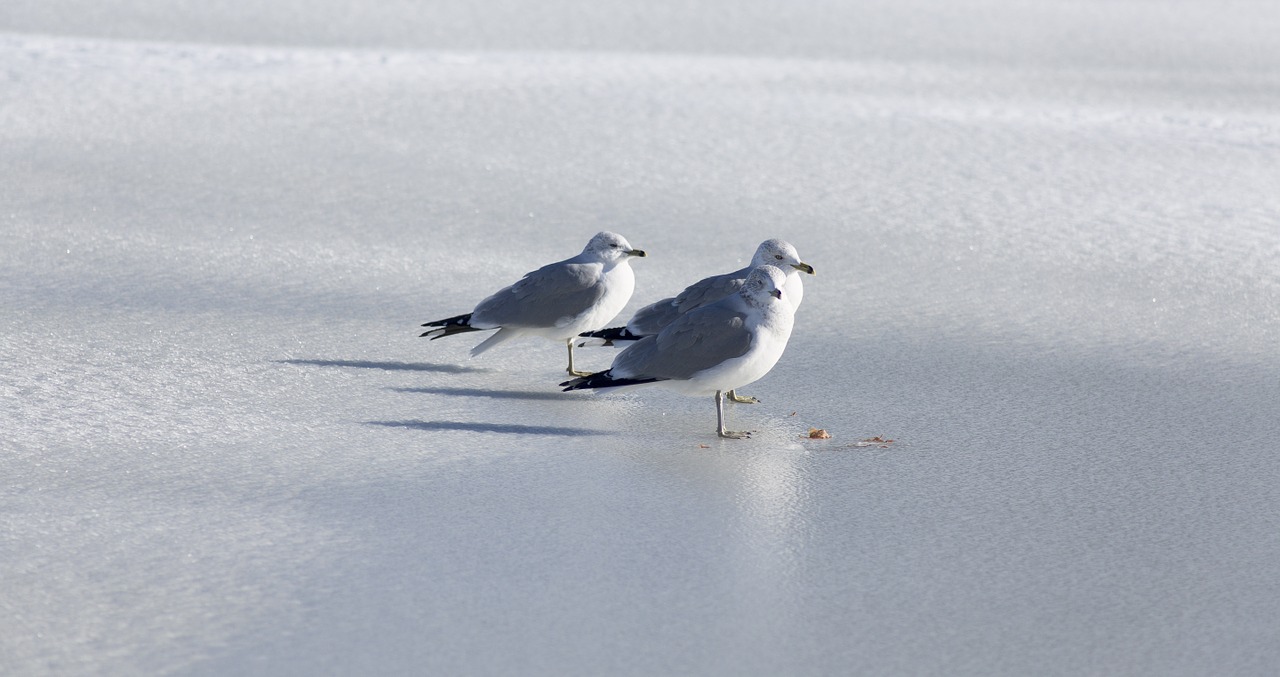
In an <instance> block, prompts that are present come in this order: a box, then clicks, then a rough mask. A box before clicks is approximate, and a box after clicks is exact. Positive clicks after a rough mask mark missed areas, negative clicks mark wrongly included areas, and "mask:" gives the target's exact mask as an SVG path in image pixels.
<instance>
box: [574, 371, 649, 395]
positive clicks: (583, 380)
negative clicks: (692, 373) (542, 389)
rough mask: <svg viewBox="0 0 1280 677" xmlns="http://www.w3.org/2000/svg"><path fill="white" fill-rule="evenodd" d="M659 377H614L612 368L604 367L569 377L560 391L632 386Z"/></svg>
mask: <svg viewBox="0 0 1280 677" xmlns="http://www.w3.org/2000/svg"><path fill="white" fill-rule="evenodd" d="M661 380H662V379H660V378H614V377H613V370H612V369H606V370H604V371H598V372H596V373H594V374H588V375H586V376H579V377H578V378H571V379H569V380H568V381H565V382H564V383H561V384H560V386H561V387H562V388H564V390H562V391H561V392H569V391H570V390H588V389H592V388H618V387H621V386H634V385H640V384H642V383H653V382H655V381H661Z"/></svg>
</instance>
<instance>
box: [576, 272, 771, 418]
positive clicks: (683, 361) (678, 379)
mask: <svg viewBox="0 0 1280 677" xmlns="http://www.w3.org/2000/svg"><path fill="white" fill-rule="evenodd" d="M786 282H787V276H786V275H785V274H784V273H783V272H782V270H780V269H778V268H776V267H774V266H760V267H758V268H756V269H754V270H752V271H751V273H750V274H749V275H747V279H746V281H745V282H744V283H743V285H742V288H741V289H739V290H738V293H736V294H731V295H729V296H726V297H724V298H722V299H720V300H719V301H716V302H714V303H711V304H709V305H706V306H703V307H701V308H698V309H696V310H693V311H690V312H688V313H684V314H683V315H680V316H679V317H677V318H676V319H675V320H674V321H673V322H671V323H670V324H668V325H667V326H666V327H665V328H664V329H663V330H662V331H660V332H658V333H657V334H653V335H650V336H646V337H644V338H642V339H640V340H639V341H636V342H635V343H633V344H631V345H630V346H628V347H627V348H626V349H625V350H623V351H622V352H621V353H618V356H617V357H616V358H614V360H613V366H611V367H610V368H609V369H607V370H605V371H602V372H598V373H595V374H590V375H588V376H582V377H579V378H576V379H572V380H569V381H565V382H564V383H561V384H560V385H561V386H564V389H565V390H566V391H567V390H580V389H584V388H614V387H621V386H634V385H644V384H650V383H652V384H657V385H663V386H667V387H668V388H671V389H673V390H675V391H677V392H681V393H684V394H686V395H694V396H703V395H715V400H716V434H717V435H719V436H720V437H726V438H730V439H741V438H744V437H749V436H750V435H751V433H750V432H734V431H731V430H726V429H725V426H724V401H723V398H722V395H723V393H724V391H726V390H732V389H733V388H738V387H741V386H744V385H747V384H748V383H753V382H755V381H756V380H758V379H760V378H761V377H762V376H764V375H765V374H767V373H769V370H770V369H772V368H773V365H775V364H777V363H778V358H780V357H782V351H783V350H784V349H786V347H787V339H789V338H790V337H791V325H792V321H793V318H794V315H795V312H796V309H795V306H793V305H791V304H790V303H789V302H788V301H787V300H786V290H785V287H786Z"/></svg>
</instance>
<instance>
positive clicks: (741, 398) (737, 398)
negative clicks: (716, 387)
mask: <svg viewBox="0 0 1280 677" xmlns="http://www.w3.org/2000/svg"><path fill="white" fill-rule="evenodd" d="M725 397H728V398H729V401H730V402H737V403H738V404H759V403H760V400H758V399H756V398H754V397H752V396H750V395H739V394H738V393H737V391H735V390H730V391H729V392H727V393H725Z"/></svg>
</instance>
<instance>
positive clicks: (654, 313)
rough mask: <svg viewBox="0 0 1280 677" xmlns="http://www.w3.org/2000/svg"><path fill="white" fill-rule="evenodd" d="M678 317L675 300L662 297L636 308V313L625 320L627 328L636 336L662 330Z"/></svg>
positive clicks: (678, 310) (678, 311) (678, 312)
mask: <svg viewBox="0 0 1280 677" xmlns="http://www.w3.org/2000/svg"><path fill="white" fill-rule="evenodd" d="M678 317H680V309H679V308H676V300H675V299H674V298H667V299H662V300H661V301H658V302H657V303H650V304H649V305H647V306H645V307H643V308H641V309H640V310H637V311H636V314H635V315H632V316H631V319H630V320H627V329H629V330H631V333H632V334H635V335H637V336H649V335H651V334H657V333H658V332H660V331H662V328H663V327H665V326H667V325H669V324H671V323H672V322H675V320H676V318H678Z"/></svg>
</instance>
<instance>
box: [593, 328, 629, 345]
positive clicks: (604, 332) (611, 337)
mask: <svg viewBox="0 0 1280 677" xmlns="http://www.w3.org/2000/svg"><path fill="white" fill-rule="evenodd" d="M578 336H581V337H583V338H598V339H604V340H605V345H611V344H612V343H611V342H613V341H639V340H640V339H642V338H644V337H643V336H640V335H638V334H633V333H631V330H630V329H627V328H626V327H609V328H608V329H599V330H596V331H584V332H582V333H581V334H578Z"/></svg>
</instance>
